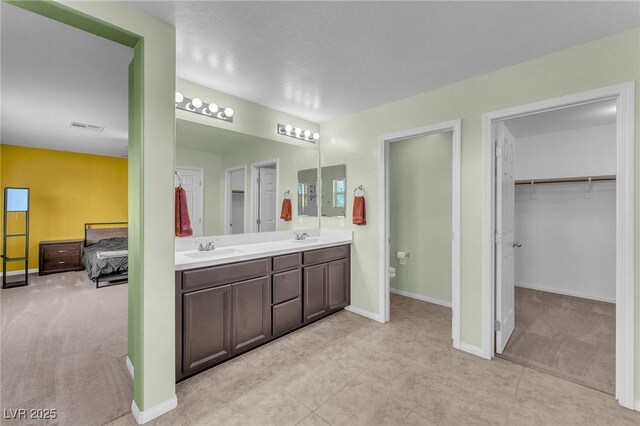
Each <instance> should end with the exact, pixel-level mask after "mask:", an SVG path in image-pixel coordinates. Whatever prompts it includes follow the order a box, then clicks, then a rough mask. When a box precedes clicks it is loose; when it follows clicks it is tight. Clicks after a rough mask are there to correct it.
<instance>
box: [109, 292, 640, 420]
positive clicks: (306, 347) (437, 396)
mask: <svg viewBox="0 0 640 426" xmlns="http://www.w3.org/2000/svg"><path fill="white" fill-rule="evenodd" d="M391 312H392V320H391V322H390V323H388V324H384V325H383V324H379V323H376V322H374V321H371V320H368V319H365V318H363V317H360V316H358V315H355V314H352V313H349V312H340V313H338V314H335V315H332V316H331V317H329V318H326V319H324V320H321V321H319V322H318V323H316V324H314V325H311V326H309V327H306V328H304V329H302V330H299V331H297V332H295V333H292V334H290V335H288V336H286V337H284V338H281V339H278V340H276V341H274V342H272V343H270V344H268V345H265V346H263V347H261V348H259V349H256V350H254V351H252V352H249V353H247V354H245V355H243V356H241V357H239V358H237V359H234V360H232V361H229V362H227V363H225V364H222V365H220V366H218V367H215V368H213V369H210V370H208V371H206V372H204V373H202V374H200V375H198V376H195V377H192V378H191V379H189V380H186V381H184V382H182V383H180V384H179V385H178V386H177V393H178V401H179V405H178V408H176V409H175V410H174V411H172V412H170V413H167V414H166V415H164V416H162V417H160V418H158V419H156V420H154V421H153V422H151V423H150V424H168V425H296V424H298V425H327V424H334V425H342V424H345V425H346V424H348V425H365V424H366V425H375V424H380V425H398V424H422V425H432V424H452V425H453V424H455V425H459V424H508V425H521V424H549V425H568V424H581V425H585V424H597V425H607V424H612V425H636V426H637V425H640V413H638V412H634V411H630V410H626V409H624V408H621V407H619V406H618V405H617V403H616V402H615V401H614V400H613V398H612V397H611V396H609V395H606V394H604V393H602V392H599V391H596V390H593V389H589V388H586V387H583V386H580V385H577V384H574V383H571V382H567V381H565V380H562V379H559V378H556V377H554V376H551V375H547V374H544V373H540V372H537V371H534V370H531V369H529V368H526V367H523V366H520V365H517V364H513V363H511V362H509V361H506V360H502V359H494V360H492V361H486V360H483V359H480V358H478V357H475V356H473V355H469V354H466V353H464V352H461V351H457V350H455V349H453V348H452V347H451V339H450V335H451V320H450V318H451V311H450V310H449V309H447V308H443V307H440V306H436V305H432V304H429V303H425V302H420V301H416V300H412V299H408V298H405V297H401V296H397V295H393V296H392V310H391ZM111 424H112V425H134V424H135V421H134V419H133V417H132V416H131V415H130V414H127V415H125V416H122V417H120V418H118V419H116V420H115V421H114V422H112V423H111Z"/></svg>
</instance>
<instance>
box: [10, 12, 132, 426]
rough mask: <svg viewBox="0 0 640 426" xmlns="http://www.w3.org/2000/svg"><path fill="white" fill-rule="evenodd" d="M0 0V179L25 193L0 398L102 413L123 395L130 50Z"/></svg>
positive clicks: (70, 412)
mask: <svg viewBox="0 0 640 426" xmlns="http://www.w3.org/2000/svg"><path fill="white" fill-rule="evenodd" d="M0 7H1V8H2V9H1V19H2V26H1V27H2V30H1V31H2V37H1V39H2V61H1V62H2V81H1V85H2V87H1V92H2V117H3V123H2V124H3V125H2V135H1V141H2V145H1V146H0V150H1V162H2V167H1V169H2V171H1V181H2V186H3V188H4V187H21V188H28V189H29V194H30V197H29V215H30V217H29V228H28V229H29V232H28V244H27V245H26V247H27V250H26V252H25V254H26V256H25V257H26V258H27V274H28V285H27V286H25V287H20V288H12V289H3V290H2V365H1V377H2V398H1V399H2V408H6V409H8V408H12V409H15V408H16V407H33V408H44V407H47V408H49V407H50V408H52V409H55V410H56V418H57V420H58V421H60V422H61V423H78V424H94V423H105V422H108V421H109V420H112V419H114V418H116V417H118V416H120V415H122V414H124V413H127V412H128V411H129V410H130V406H131V400H132V399H133V384H132V378H131V377H130V375H129V373H128V372H127V369H126V368H125V365H126V359H127V353H128V348H127V346H128V338H127V336H128V330H127V329H128V319H127V317H128V304H129V300H128V299H129V297H128V291H129V289H128V285H127V278H128V217H129V214H128V210H129V206H128V204H129V173H130V168H129V161H128V153H129V64H130V63H131V62H132V59H133V57H134V52H133V49H132V48H130V47H127V46H123V45H121V44H118V43H115V42H112V41H110V40H107V39H105V38H102V37H98V36H95V35H93V34H90V33H87V32H84V31H82V30H79V29H76V28H74V27H71V26H68V25H65V24H63V23H60V22H57V21H54V20H51V19H49V18H46V17H43V16H41V15H39V14H36V13H33V12H31V11H28V10H25V9H23V8H20V7H17V6H15V5H12V4H8V3H6V2H2V4H1V6H0ZM7 223H9V224H10V223H11V221H10V220H9V221H8V222H7ZM16 240H17V238H16ZM19 243H20V242H19V241H11V242H8V243H7V244H6V245H5V246H4V247H3V249H6V250H7V252H9V253H10V252H11V250H13V249H14V247H13V245H18V244H19ZM23 243H24V242H23ZM20 272H21V271H18V270H15V269H13V268H11V269H9V270H7V273H6V277H5V278H6V279H7V280H11V279H13V277H16V276H19V275H20ZM61 378H63V380H61ZM78 389H82V392H81V395H79V394H78Z"/></svg>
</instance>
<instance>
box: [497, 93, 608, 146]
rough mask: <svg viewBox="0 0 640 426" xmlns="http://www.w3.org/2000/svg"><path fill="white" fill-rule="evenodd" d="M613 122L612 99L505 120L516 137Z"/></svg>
mask: <svg viewBox="0 0 640 426" xmlns="http://www.w3.org/2000/svg"><path fill="white" fill-rule="evenodd" d="M615 123H616V101H615V100H614V99H611V100H607V101H600V102H592V103H588V104H584V105H579V106H574V107H569V108H562V109H558V110H555V111H548V112H542V113H539V114H533V115H527V116H524V117H518V118H512V119H509V120H505V125H506V126H507V128H508V129H509V131H510V132H511V134H513V136H515V137H516V138H521V137H526V136H533V135H541V134H546V133H556V132H564V131H566V130H573V129H581V128H584V127H592V126H603V125H607V124H615Z"/></svg>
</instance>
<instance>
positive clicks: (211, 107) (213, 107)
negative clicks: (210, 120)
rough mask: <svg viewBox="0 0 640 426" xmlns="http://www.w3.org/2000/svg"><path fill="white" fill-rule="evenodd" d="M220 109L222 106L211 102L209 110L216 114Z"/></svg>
mask: <svg viewBox="0 0 640 426" xmlns="http://www.w3.org/2000/svg"><path fill="white" fill-rule="evenodd" d="M219 109H220V107H219V106H218V104H214V103H211V104H209V112H210V113H211V114H215V113H216V112H218V110H219Z"/></svg>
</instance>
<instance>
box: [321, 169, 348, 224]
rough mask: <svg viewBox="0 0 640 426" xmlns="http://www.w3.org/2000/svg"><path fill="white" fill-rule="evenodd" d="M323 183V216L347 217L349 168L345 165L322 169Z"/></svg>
mask: <svg viewBox="0 0 640 426" xmlns="http://www.w3.org/2000/svg"><path fill="white" fill-rule="evenodd" d="M320 170H321V171H320V175H321V183H322V208H321V213H322V216H325V217H340V216H345V215H346V204H347V192H346V191H347V167H346V166H345V165H344V164H340V165H336V166H326V167H322V168H321V169H320Z"/></svg>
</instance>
